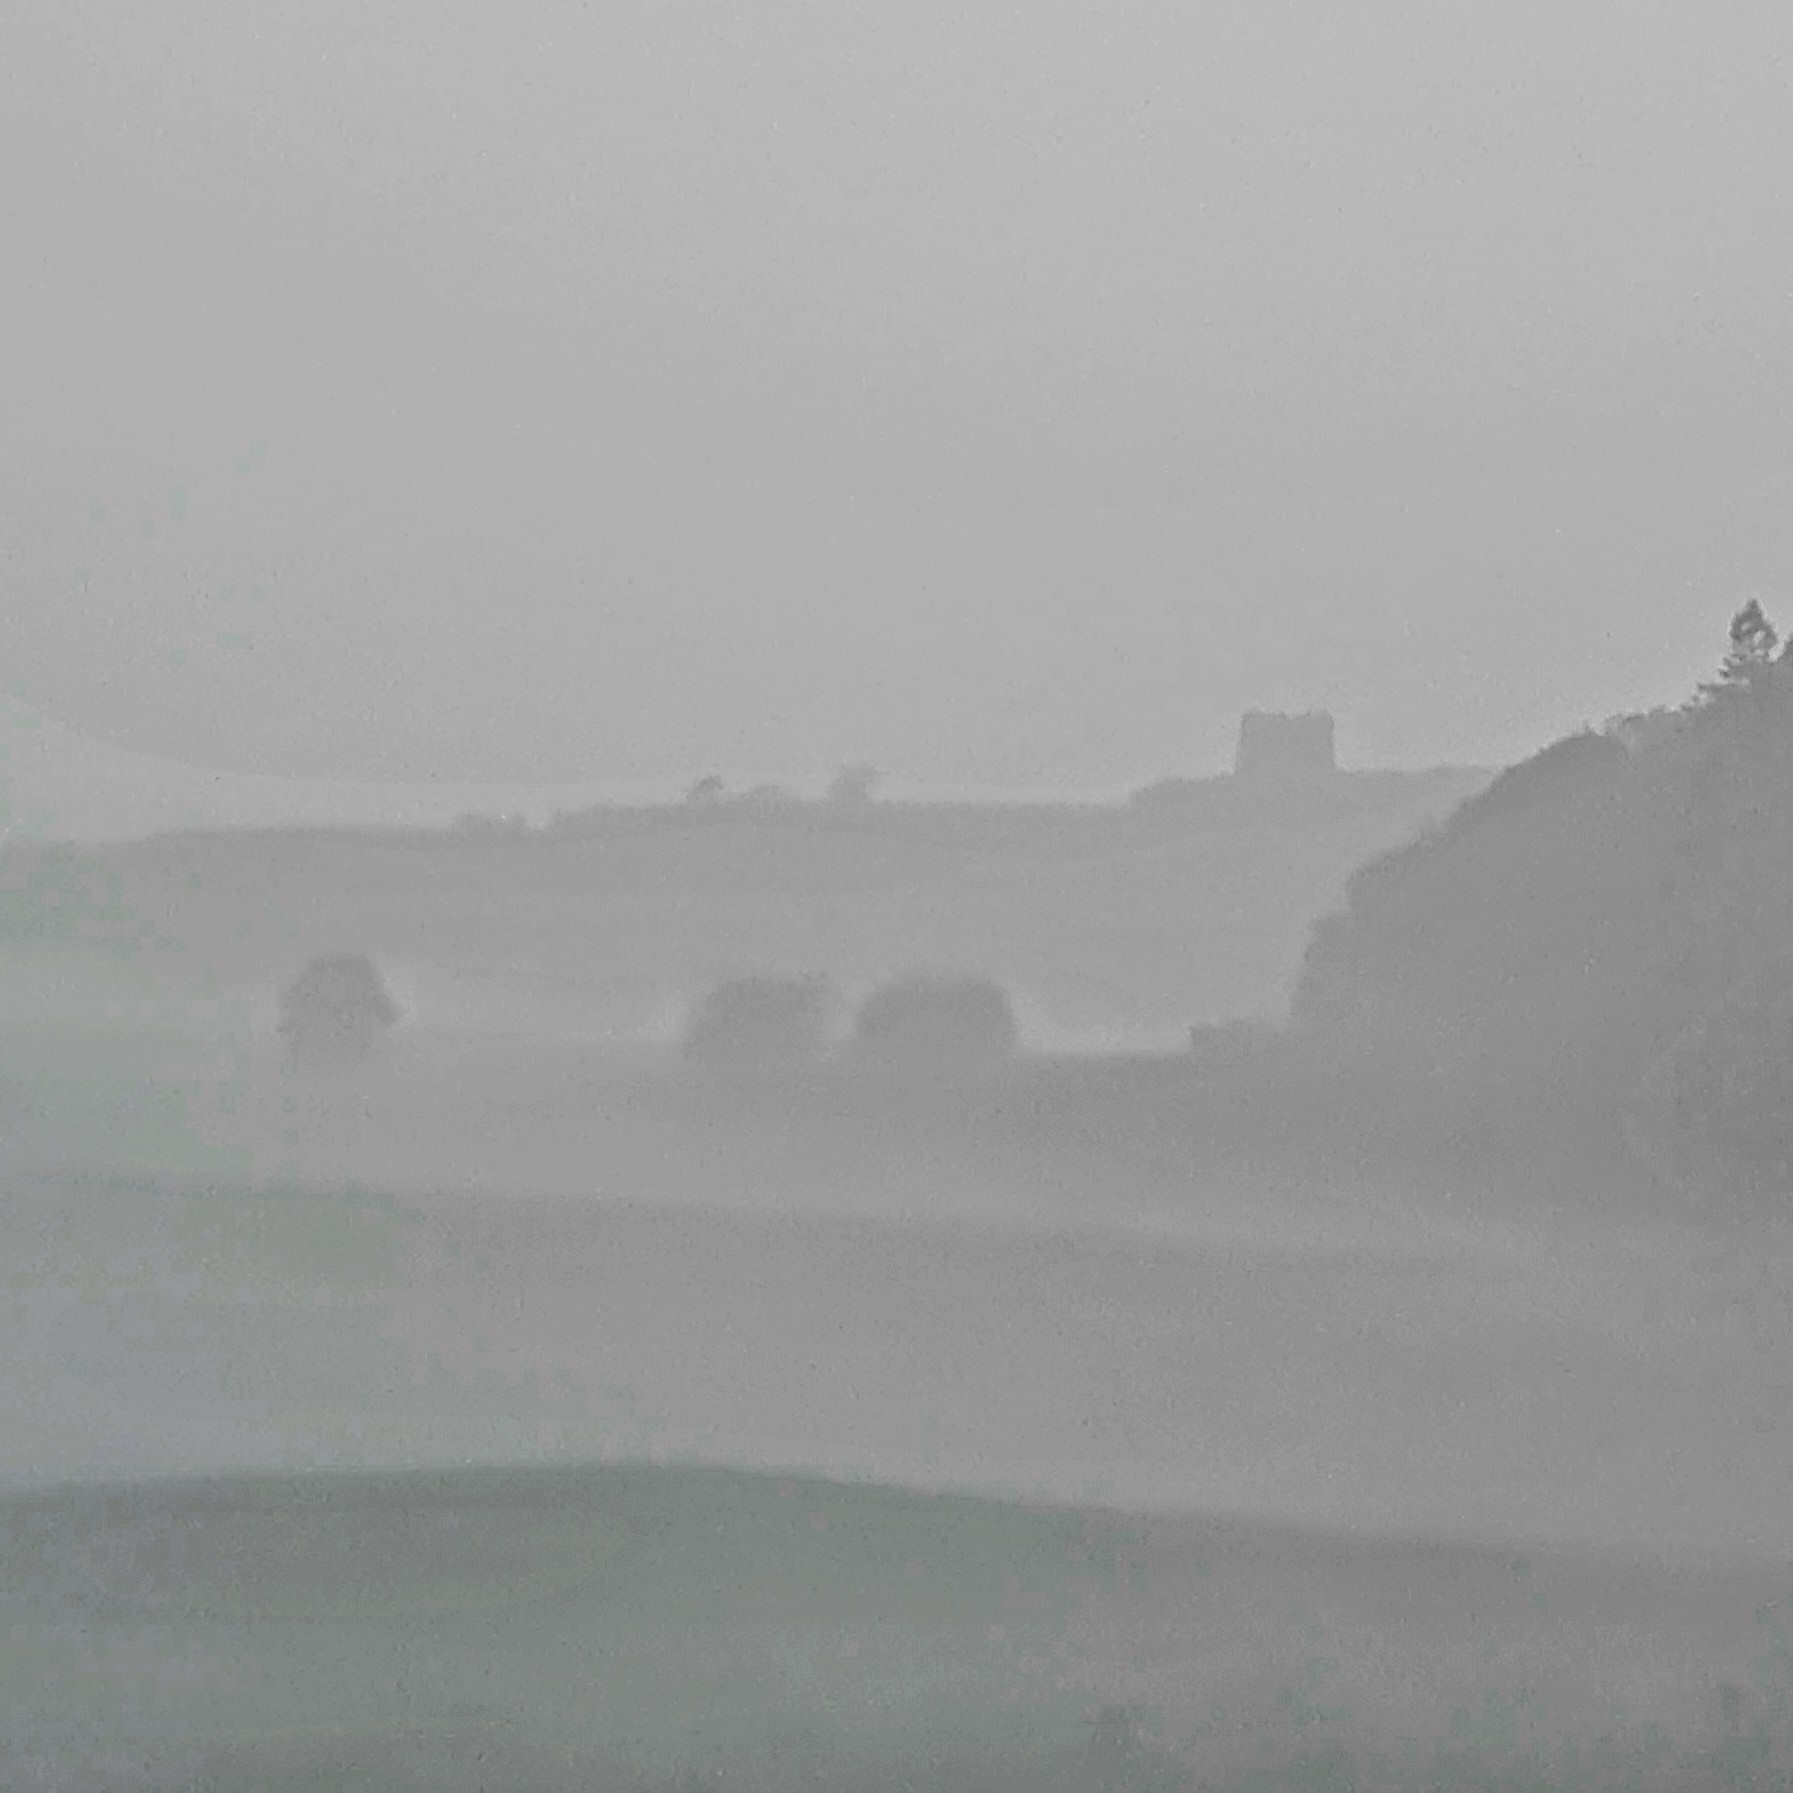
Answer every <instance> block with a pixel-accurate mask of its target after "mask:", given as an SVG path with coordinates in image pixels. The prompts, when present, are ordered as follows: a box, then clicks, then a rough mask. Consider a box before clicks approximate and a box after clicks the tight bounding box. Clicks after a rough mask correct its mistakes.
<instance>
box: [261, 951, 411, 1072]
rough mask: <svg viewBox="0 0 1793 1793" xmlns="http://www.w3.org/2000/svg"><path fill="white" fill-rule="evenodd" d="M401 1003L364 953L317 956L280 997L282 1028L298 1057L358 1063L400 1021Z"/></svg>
mask: <svg viewBox="0 0 1793 1793" xmlns="http://www.w3.org/2000/svg"><path fill="white" fill-rule="evenodd" d="M398 1018H399V1014H398V1005H397V1004H396V1003H395V1002H394V1001H393V1000H392V993H391V992H390V991H389V990H388V989H387V987H386V980H385V979H384V978H383V977H381V975H380V973H379V970H378V968H377V967H376V966H375V965H374V963H373V961H372V960H371V959H369V958H367V957H366V956H365V955H364V954H362V953H340V954H336V955H334V956H331V957H326V958H318V959H313V960H312V961H311V963H310V964H309V965H307V966H306V967H305V969H304V970H303V971H302V972H300V973H299V975H298V977H297V978H295V979H294V980H293V982H292V983H291V984H290V985H288V986H287V989H286V992H285V994H284V995H283V996H282V997H281V999H280V1033H281V1036H282V1037H283V1038H284V1039H285V1041H286V1043H287V1049H288V1051H289V1052H290V1053H291V1054H292V1055H293V1057H295V1058H297V1059H300V1060H303V1061H307V1062H314V1063H336V1064H342V1063H357V1062H359V1061H361V1060H362V1059H365V1058H366V1057H367V1056H368V1055H369V1054H370V1053H371V1052H372V1051H373V1050H374V1048H375V1046H376V1045H377V1044H378V1043H379V1041H380V1038H381V1037H382V1035H384V1034H385V1033H386V1032H387V1031H388V1030H389V1029H390V1028H392V1027H394V1026H395V1025H396V1024H397V1022H398Z"/></svg>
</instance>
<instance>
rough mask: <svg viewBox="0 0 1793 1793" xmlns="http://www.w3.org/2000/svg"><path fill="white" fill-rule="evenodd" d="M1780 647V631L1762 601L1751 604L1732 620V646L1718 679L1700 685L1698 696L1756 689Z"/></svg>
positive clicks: (1719, 695)
mask: <svg viewBox="0 0 1793 1793" xmlns="http://www.w3.org/2000/svg"><path fill="white" fill-rule="evenodd" d="M1779 645H1780V631H1779V630H1778V629H1776V628H1775V626H1774V624H1773V623H1771V622H1770V621H1769V620H1768V616H1767V613H1766V612H1765V611H1764V610H1763V609H1762V605H1761V601H1760V600H1759V599H1757V598H1751V599H1750V601H1749V602H1748V603H1747V604H1745V605H1744V606H1743V608H1742V609H1741V610H1739V611H1738V612H1737V614H1736V615H1735V616H1733V617H1732V618H1731V645H1730V649H1729V651H1728V652H1727V653H1726V654H1725V657H1724V662H1723V664H1722V665H1721V666H1720V667H1719V669H1718V677H1717V679H1716V680H1713V681H1712V682H1710V683H1708V684H1705V685H1702V686H1701V687H1700V693H1701V695H1702V696H1703V697H1705V698H1707V699H1708V700H1711V699H1713V698H1722V697H1726V696H1729V695H1731V694H1732V693H1734V692H1738V691H1748V690H1752V689H1754V688H1755V687H1756V686H1758V685H1759V684H1760V683H1761V681H1762V679H1763V677H1764V675H1766V674H1767V672H1768V671H1769V669H1770V668H1771V667H1772V666H1773V665H1774V655H1775V649H1776V648H1777V647H1778V646H1779Z"/></svg>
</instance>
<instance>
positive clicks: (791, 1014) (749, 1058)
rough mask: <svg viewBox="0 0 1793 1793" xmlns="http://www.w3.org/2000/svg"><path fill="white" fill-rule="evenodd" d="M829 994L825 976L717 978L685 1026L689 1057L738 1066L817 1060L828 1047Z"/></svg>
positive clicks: (715, 1064)
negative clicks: (723, 979) (713, 986)
mask: <svg viewBox="0 0 1793 1793" xmlns="http://www.w3.org/2000/svg"><path fill="white" fill-rule="evenodd" d="M831 995H832V992H831V990H830V988H829V986H828V984H827V983H826V981H825V980H823V979H821V978H814V977H785V976H760V977H742V978H731V979H730V980H728V981H727V982H726V983H721V984H718V985H717V986H716V987H715V988H714V989H713V990H711V991H710V992H709V994H708V995H707V996H705V997H704V998H703V1000H702V1001H701V1002H700V1003H699V1004H698V1005H697V1007H696V1009H695V1010H694V1011H693V1013H692V1016H691V1019H690V1022H689V1024H688V1025H687V1027H686V1030H685V1040H684V1055H685V1059H686V1062H687V1063H689V1064H692V1065H697V1066H701V1067H704V1068H708V1069H716V1070H737V1071H740V1070H755V1069H774V1068H778V1067H788V1066H792V1065H801V1064H811V1063H814V1062H815V1061H816V1060H817V1059H819V1058H821V1057H822V1055H823V1054H824V1053H825V1052H826V1050H827V1047H828V1020H829V1012H830V1009H831V1007H832V1003H831Z"/></svg>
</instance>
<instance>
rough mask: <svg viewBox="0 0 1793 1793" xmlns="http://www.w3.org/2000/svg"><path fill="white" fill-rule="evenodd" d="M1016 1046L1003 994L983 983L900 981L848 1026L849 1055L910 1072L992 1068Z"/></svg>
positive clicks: (864, 1005) (872, 998)
mask: <svg viewBox="0 0 1793 1793" xmlns="http://www.w3.org/2000/svg"><path fill="white" fill-rule="evenodd" d="M1019 1041H1020V1029H1019V1028H1018V1027H1017V1026H1016V1025H1015V1011H1014V1007H1013V1005H1012V1004H1011V1003H1010V1001H1009V998H1008V995H1007V992H1005V991H1004V990H1003V989H1002V987H1001V985H999V984H994V983H991V982H990V981H989V980H988V979H987V978H976V977H966V978H940V977H908V978H903V979H900V980H899V981H898V982H896V983H892V984H886V985H885V986H884V987H883V988H882V989H880V990H874V991H873V992H872V994H871V995H870V996H868V997H867V998H866V999H865V1001H864V1002H863V1003H861V1004H860V1006H859V1013H858V1015H857V1017H856V1018H855V1020H854V1025H853V1047H854V1050H855V1052H857V1053H860V1054H863V1055H864V1056H865V1057H867V1058H871V1059H875V1060H878V1061H880V1062H883V1063H886V1064H893V1065H901V1066H904V1067H908V1068H913V1069H926V1068H929V1067H934V1068H939V1069H943V1070H948V1069H950V1070H962V1069H966V1068H970V1067H973V1066H978V1065H989V1064H997V1063H1000V1062H1001V1061H1002V1060H1004V1059H1006V1058H1008V1057H1009V1056H1010V1055H1011V1054H1012V1053H1013V1052H1014V1050H1015V1048H1016V1046H1017V1045H1018V1044H1019Z"/></svg>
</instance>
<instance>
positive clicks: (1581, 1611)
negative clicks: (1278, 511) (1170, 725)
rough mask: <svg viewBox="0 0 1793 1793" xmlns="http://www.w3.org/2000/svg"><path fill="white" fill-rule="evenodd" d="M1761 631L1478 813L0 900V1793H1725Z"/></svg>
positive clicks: (372, 838)
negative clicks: (363, 1792) (319, 1790)
mask: <svg viewBox="0 0 1793 1793" xmlns="http://www.w3.org/2000/svg"><path fill="white" fill-rule="evenodd" d="M1752 629H1753V624H1751V622H1750V620H1749V619H1748V618H1747V617H1741V616H1740V619H1739V621H1738V622H1737V623H1736V624H1734V625H1733V631H1732V652H1731V654H1730V656H1729V658H1727V660H1726V662H1725V668H1724V671H1723V673H1722V674H1721V676H1720V678H1719V679H1718V681H1717V682H1716V683H1715V684H1713V685H1710V686H1708V687H1705V688H1703V689H1702V691H1701V692H1700V693H1698V694H1696V696H1695V697H1694V698H1691V699H1690V700H1689V701H1688V703H1687V704H1686V705H1684V706H1683V707H1682V708H1681V709H1679V710H1676V711H1672V712H1660V713H1654V714H1652V715H1649V716H1637V717H1627V718H1620V719H1617V720H1615V721H1614V722H1613V723H1610V724H1608V725H1606V726H1605V727H1604V728H1603V729H1601V730H1599V731H1592V730H1590V731H1586V732H1584V733H1582V734H1579V735H1576V736H1573V737H1570V738H1568V739H1566V740H1564V741H1562V742H1559V743H1556V744H1554V745H1553V746H1551V747H1550V748H1547V749H1546V750H1545V751H1544V752H1542V753H1540V754H1539V755H1537V756H1536V757H1535V758H1534V759H1532V760H1528V761H1526V762H1524V763H1523V764H1521V765H1519V766H1516V767H1514V768H1511V769H1510V770H1508V771H1507V772H1504V773H1502V774H1500V775H1499V776H1497V777H1496V776H1491V775H1488V774H1480V773H1475V774H1472V773H1464V774H1438V775H1423V776H1421V775H1411V776H1408V775H1381V774H1379V775H1365V774H1354V773H1345V772H1341V771H1339V770H1338V769H1337V768H1336V767H1335V766H1333V765H1332V764H1331V763H1330V736H1329V734H1328V735H1327V737H1326V739H1325V742H1324V746H1323V748H1322V750H1321V751H1319V752H1318V753H1314V752H1312V751H1310V749H1311V747H1312V741H1311V739H1310V738H1309V737H1310V736H1311V732H1312V731H1311V729H1309V725H1308V724H1307V723H1305V722H1303V723H1300V724H1299V725H1295V724H1291V725H1290V727H1289V728H1287V729H1286V730H1284V731H1283V733H1282V734H1281V735H1278V733H1277V732H1276V729H1275V728H1274V727H1272V728H1271V729H1270V730H1269V734H1268V741H1269V746H1268V748H1266V747H1265V746H1264V737H1263V735H1262V731H1260V738H1259V740H1258V743H1257V745H1256V746H1255V747H1253V748H1252V749H1251V750H1250V751H1249V752H1248V751H1247V750H1246V742H1245V741H1244V739H1242V744H1241V745H1242V752H1241V764H1240V766H1239V767H1238V768H1237V769H1236V770H1235V772H1234V773H1233V774H1232V775H1231V776H1230V777H1229V778H1224V779H1216V780H1212V781H1207V782H1205V783H1204V782H1200V781H1196V782H1192V783H1188V784H1183V785H1170V786H1164V787H1155V788H1154V789H1152V790H1150V791H1147V792H1142V793H1140V794H1139V795H1138V796H1137V797H1136V798H1135V799H1134V800H1133V801H1132V802H1130V803H1128V804H1121V805H1114V806H1110V807H1109V808H1107V809H1103V808H1101V807H1099V806H1086V807H1083V808H1072V807H1067V808H1059V809H1054V808H1052V807H1051V806H1042V807H1040V808H1037V809H1033V810H1029V809H1026V808H1023V807H1019V806H1007V807H1004V806H986V807H985V808H982V809H979V808H977V807H975V806H961V807H955V806H952V805H934V806H928V805H904V804H898V803H894V802H884V801H880V800H879V799H877V798H876V797H875V796H874V795H873V794H872V793H871V792H870V791H869V790H866V789H864V788H860V789H853V788H843V789H838V790H836V791H834V792H831V793H830V794H829V796H828V797H826V798H824V799H820V800H798V799H793V798H788V797H782V796H781V797H779V798H778V799H777V800H768V799H767V797H766V796H765V794H764V793H749V794H747V795H742V796H735V795H731V794H730V793H728V792H726V791H718V790H717V789H715V788H713V787H712V788H704V789H694V791H693V793H692V795H691V796H690V797H689V798H688V799H687V800H686V802H684V803H683V804H674V805H668V806H664V807H662V808H659V809H647V810H637V811H628V810H622V809H617V810H609V811H605V810H598V811H593V812H590V813H588V814H582V815H578V816H568V817H563V818H559V819H557V820H556V821H555V822H553V823H551V824H547V825H537V826H529V825H520V824H500V823H476V822H472V821H469V822H468V823H465V824H463V825H461V826H458V827H455V828H451V829H439V830H422V831H415V832H412V833H405V832H403V831H393V830H362V831H342V830H337V831H312V832H305V831H264V832H261V833H257V832H255V831H237V832H228V833H225V832H220V833H214V834H189V835H171V836H158V837H152V838H149V839H145V840H142V841H139V842H129V843H123V844H120V845H116V846H104V847H101V846H94V847H77V846H73V845H62V844H56V845H50V844H44V843H33V842H24V843H14V844H13V845H12V846H10V847H9V848H8V849H7V850H6V852H5V854H4V857H3V859H0V936H3V937H4V944H3V946H0V995H3V997H4V1016H3V1018H0V1127H3V1130H4V1131H3V1140H4V1144H3V1147H0V1151H3V1154H4V1156H3V1160H0V1168H3V1172H4V1187H3V1189H0V1245H3V1252H0V1265H3V1272H4V1275H5V1278H6V1286H7V1298H6V1301H5V1303H4V1304H3V1305H0V1360H3V1361H4V1363H5V1364H6V1375H5V1378H4V1380H3V1381H0V1472H3V1474H4V1478H5V1482H6V1492H5V1493H4V1496H3V1497H0V1564H3V1565H4V1566H3V1569H0V1601H3V1602H4V1605H5V1609H6V1623H5V1625H4V1627H0V1702H3V1704H0V1711H3V1712H4V1714H5V1721H4V1724H3V1725H0V1750H3V1752H4V1754H3V1756H0V1760H3V1762H4V1777H3V1778H4V1780H5V1783H6V1784H7V1785H8V1786H13V1787H18V1788H21V1789H24V1788H38V1787H44V1788H50V1787H75V1786H96V1787H97V1786H104V1787H118V1788H127V1787H130V1788H139V1787H140V1788H144V1789H151V1788H154V1789H162V1788H167V1789H174V1788H182V1789H190V1788H208V1789H212V1788H215V1789H218V1790H219V1793H222V1790H223V1789H226V1788H237V1787H246V1786H252V1785H253V1786H257V1787H269V1788H276V1787H277V1788H286V1787H293V1788H297V1787H301V1786H305V1787H311V1786H318V1785H329V1786H333V1787H335V1786H365V1787H369V1788H373V1787H380V1788H406V1787H415V1788H419V1789H421V1788H426V1787H427V1788H459V1787H467V1788H473V1787H488V1786H516V1787H527V1788H536V1787H542V1788H551V1787H566V1788H569V1789H571V1788H575V1787H578V1788H594V1787H603V1788H617V1789H641V1790H643V1793H648V1790H650V1789H652V1790H659V1789H665V1790H667V1793H672V1790H673V1789H689V1788H692V1787H696V1786H699V1785H703V1786H714V1787H717V1788H736V1787H740V1788H754V1789H759V1788H766V1789H771V1788H787V1787H794V1786H797V1785H829V1786H838V1787H843V1788H849V1787H851V1788H857V1787H863V1788H867V1789H871V1788H885V1787H889V1788H897V1787H906V1788H921V1787H930V1788H939V1789H941V1793H949V1790H950V1793H960V1790H961V1789H973V1788H988V1789H999V1788H1011V1787H1012V1788H1014V1789H1016V1790H1017V1793H1019V1790H1020V1789H1023V1788H1029V1789H1046V1788H1059V1787H1062V1788H1065V1789H1068V1790H1069V1789H1078V1790H1083V1789H1095V1788H1102V1789H1120V1788H1165V1789H1169V1788H1176V1787H1208V1788H1220V1787H1233V1786H1237V1787H1241V1788H1243V1787H1247V1786H1249V1787H1271V1786H1279V1787H1280V1786H1288V1787H1295V1786H1310V1787H1311V1786H1339V1787H1345V1786H1355V1787H1359V1788H1371V1787H1378V1788H1379V1787H1384V1786H1387V1787H1403V1788H1405V1787H1412V1788H1415V1789H1419V1788H1433V1787H1455V1786H1464V1787H1468V1786H1493V1785H1500V1786H1515V1787H1519V1786H1525V1787H1531V1786H1536V1787H1540V1788H1543V1787H1558V1786H1564V1787H1567V1786H1571V1785H1608V1784H1611V1785H1618V1784H1625V1785H1635V1786H1643V1787H1657V1786H1661V1787H1687V1788H1696V1787H1698V1788H1706V1787H1717V1786H1731V1785H1738V1786H1742V1785H1749V1786H1768V1785H1771V1784H1777V1783H1776V1782H1774V1781H1773V1779H1772V1777H1773V1776H1775V1775H1782V1776H1784V1775H1785V1774H1786V1773H1787V1772H1788V1767H1789V1763H1790V1762H1793V1730H1790V1728H1789V1717H1788V1713H1789V1707H1788V1700H1789V1694H1790V1693H1793V1657H1790V1656H1789V1654H1788V1643H1787V1635H1788V1633H1787V1623H1788V1614H1789V1612H1790V1611H1793V1567H1790V1564H1793V1529H1790V1524H1793V1518H1790V1516H1793V1501H1789V1500H1788V1498H1787V1488H1788V1486H1789V1474H1788V1472H1789V1469H1790V1468H1793V1447H1790V1444H1789V1431H1788V1424H1787V1416H1788V1414H1789V1413H1793V1354H1790V1353H1789V1351H1788V1345H1789V1343H1790V1342H1793V1329H1790V1315H1793V1306H1790V1303H1793V1252H1790V1251H1789V1224H1788V1223H1789V1221H1790V1220H1793V1210H1789V1209H1788V1207H1787V1203H1788V1201H1789V1199H1793V1197H1790V1196H1789V1193H1788V1192H1789V1191H1790V1190H1793V1174H1789V1164H1790V1160H1789V1150H1790V1148H1793V1129H1790V1127H1789V1123H1788V1120H1787V1115H1788V1113H1789V1107H1788V1105H1787V1101H1786V1097H1787V1094H1788V1092H1789V1089H1790V1087H1793V1086H1790V1082H1789V1079H1790V1067H1793V1051H1790V1046H1793V999H1790V998H1789V996H1788V994H1787V992H1788V991H1789V989H1793V982H1789V980H1788V979H1787V978H1786V976H1785V975H1784V963H1785V962H1784V961H1783V960H1782V959H1781V958H1780V956H1779V953H1778V951H1777V950H1776V948H1775V943H1777V942H1779V941H1782V940H1784V939H1785V938H1787V922H1788V920H1789V919H1793V918H1790V917H1788V916H1787V915H1786V914H1785V910H1786V905H1787V903H1788V902H1789V901H1790V900H1793V897H1790V895H1789V893H1793V876H1786V875H1785V872H1786V871H1787V869H1788V868H1789V866H1790V865H1793V859H1790V857H1789V855H1790V854H1793V834H1790V833H1789V832H1788V830H1787V827H1786V823H1785V820H1784V816H1783V813H1782V811H1781V809H1780V808H1779V807H1777V806H1775V805H1774V804H1773V803H1772V802H1771V801H1769V800H1768V796H1769V793H1770V791H1771V790H1772V789H1773V788H1774V780H1775V779H1776V778H1777V777H1778V776H1780V773H1781V771H1782V770H1783V769H1784V767H1785V765H1786V764H1787V763H1788V762H1787V757H1786V756H1787V754H1788V751H1789V745H1790V744H1793V720H1790V718H1793V709H1789V707H1788V705H1789V702H1790V698H1789V693H1790V692H1793V685H1790V684H1789V679H1790V678H1793V671H1790V670H1789V664H1788V662H1787V661H1786V660H1785V658H1784V657H1777V656H1776V655H1775V654H1774V652H1773V649H1774V647H1775V645H1776V644H1775V643H1774V642H1772V641H1770V642H1768V643H1767V644H1766V645H1765V644H1764V638H1763V637H1762V636H1761V635H1760V634H1759V633H1752ZM1270 720H1271V721H1272V722H1274V720H1275V719H1270ZM1303 729H1308V730H1309V733H1308V735H1304V734H1303V732H1302V731H1303ZM1247 732H1249V731H1247ZM1279 742H1280V743H1281V745H1280V746H1279V744H1278V743H1279ZM1304 742H1306V745H1304V744H1303V743H1304ZM1285 750H1286V755H1287V756H1286V759H1283V760H1279V757H1278V756H1279V754H1283V753H1284V752H1285ZM1266 753H1267V754H1268V759H1269V762H1270V763H1269V764H1268V765H1265V764H1263V763H1261V756H1263V755H1264V754H1266ZM1253 754H1256V755H1258V756H1260V757H1259V758H1257V759H1254V758H1253V757H1252V756H1253ZM1079 943H1082V944H1081V945H1080V944H1079ZM1085 948H1087V950H1084V949H1085Z"/></svg>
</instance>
